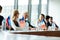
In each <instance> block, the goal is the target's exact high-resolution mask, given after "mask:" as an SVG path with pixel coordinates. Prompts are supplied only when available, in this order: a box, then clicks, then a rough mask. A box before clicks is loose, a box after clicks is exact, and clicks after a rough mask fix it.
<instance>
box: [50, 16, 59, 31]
mask: <svg viewBox="0 0 60 40" xmlns="http://www.w3.org/2000/svg"><path fill="white" fill-rule="evenodd" d="M49 22H50V24H51V28H52V29H55V30H58V28H59V27H58V25H57V24H56V23H55V22H54V21H53V17H50V18H49Z"/></svg>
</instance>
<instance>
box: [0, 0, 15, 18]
mask: <svg viewBox="0 0 60 40" xmlns="http://www.w3.org/2000/svg"><path fill="white" fill-rule="evenodd" d="M0 5H1V6H2V7H3V9H2V15H3V16H4V17H5V18H7V17H8V16H9V15H11V14H12V11H13V9H14V0H0Z"/></svg>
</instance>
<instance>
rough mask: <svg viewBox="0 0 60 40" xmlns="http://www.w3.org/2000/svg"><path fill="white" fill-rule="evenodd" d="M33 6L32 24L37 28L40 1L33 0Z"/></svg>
mask: <svg viewBox="0 0 60 40" xmlns="http://www.w3.org/2000/svg"><path fill="white" fill-rule="evenodd" d="M31 4H32V9H31V24H32V25H34V26H37V20H38V4H39V0H32V1H31Z"/></svg>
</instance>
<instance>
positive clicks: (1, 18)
mask: <svg viewBox="0 0 60 40" xmlns="http://www.w3.org/2000/svg"><path fill="white" fill-rule="evenodd" d="M1 12H2V6H1V5H0V13H1ZM3 20H4V17H3V16H2V15H0V29H1V28H2V21H3Z"/></svg>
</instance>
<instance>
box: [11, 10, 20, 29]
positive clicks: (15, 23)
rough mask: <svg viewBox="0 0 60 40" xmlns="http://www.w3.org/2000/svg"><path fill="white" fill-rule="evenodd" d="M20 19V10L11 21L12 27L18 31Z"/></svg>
mask: <svg viewBox="0 0 60 40" xmlns="http://www.w3.org/2000/svg"><path fill="white" fill-rule="evenodd" d="M18 17H19V12H18V10H15V11H14V14H13V17H12V20H11V25H12V28H13V29H14V30H17V28H18V27H19V23H18V21H19V20H18Z"/></svg>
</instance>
